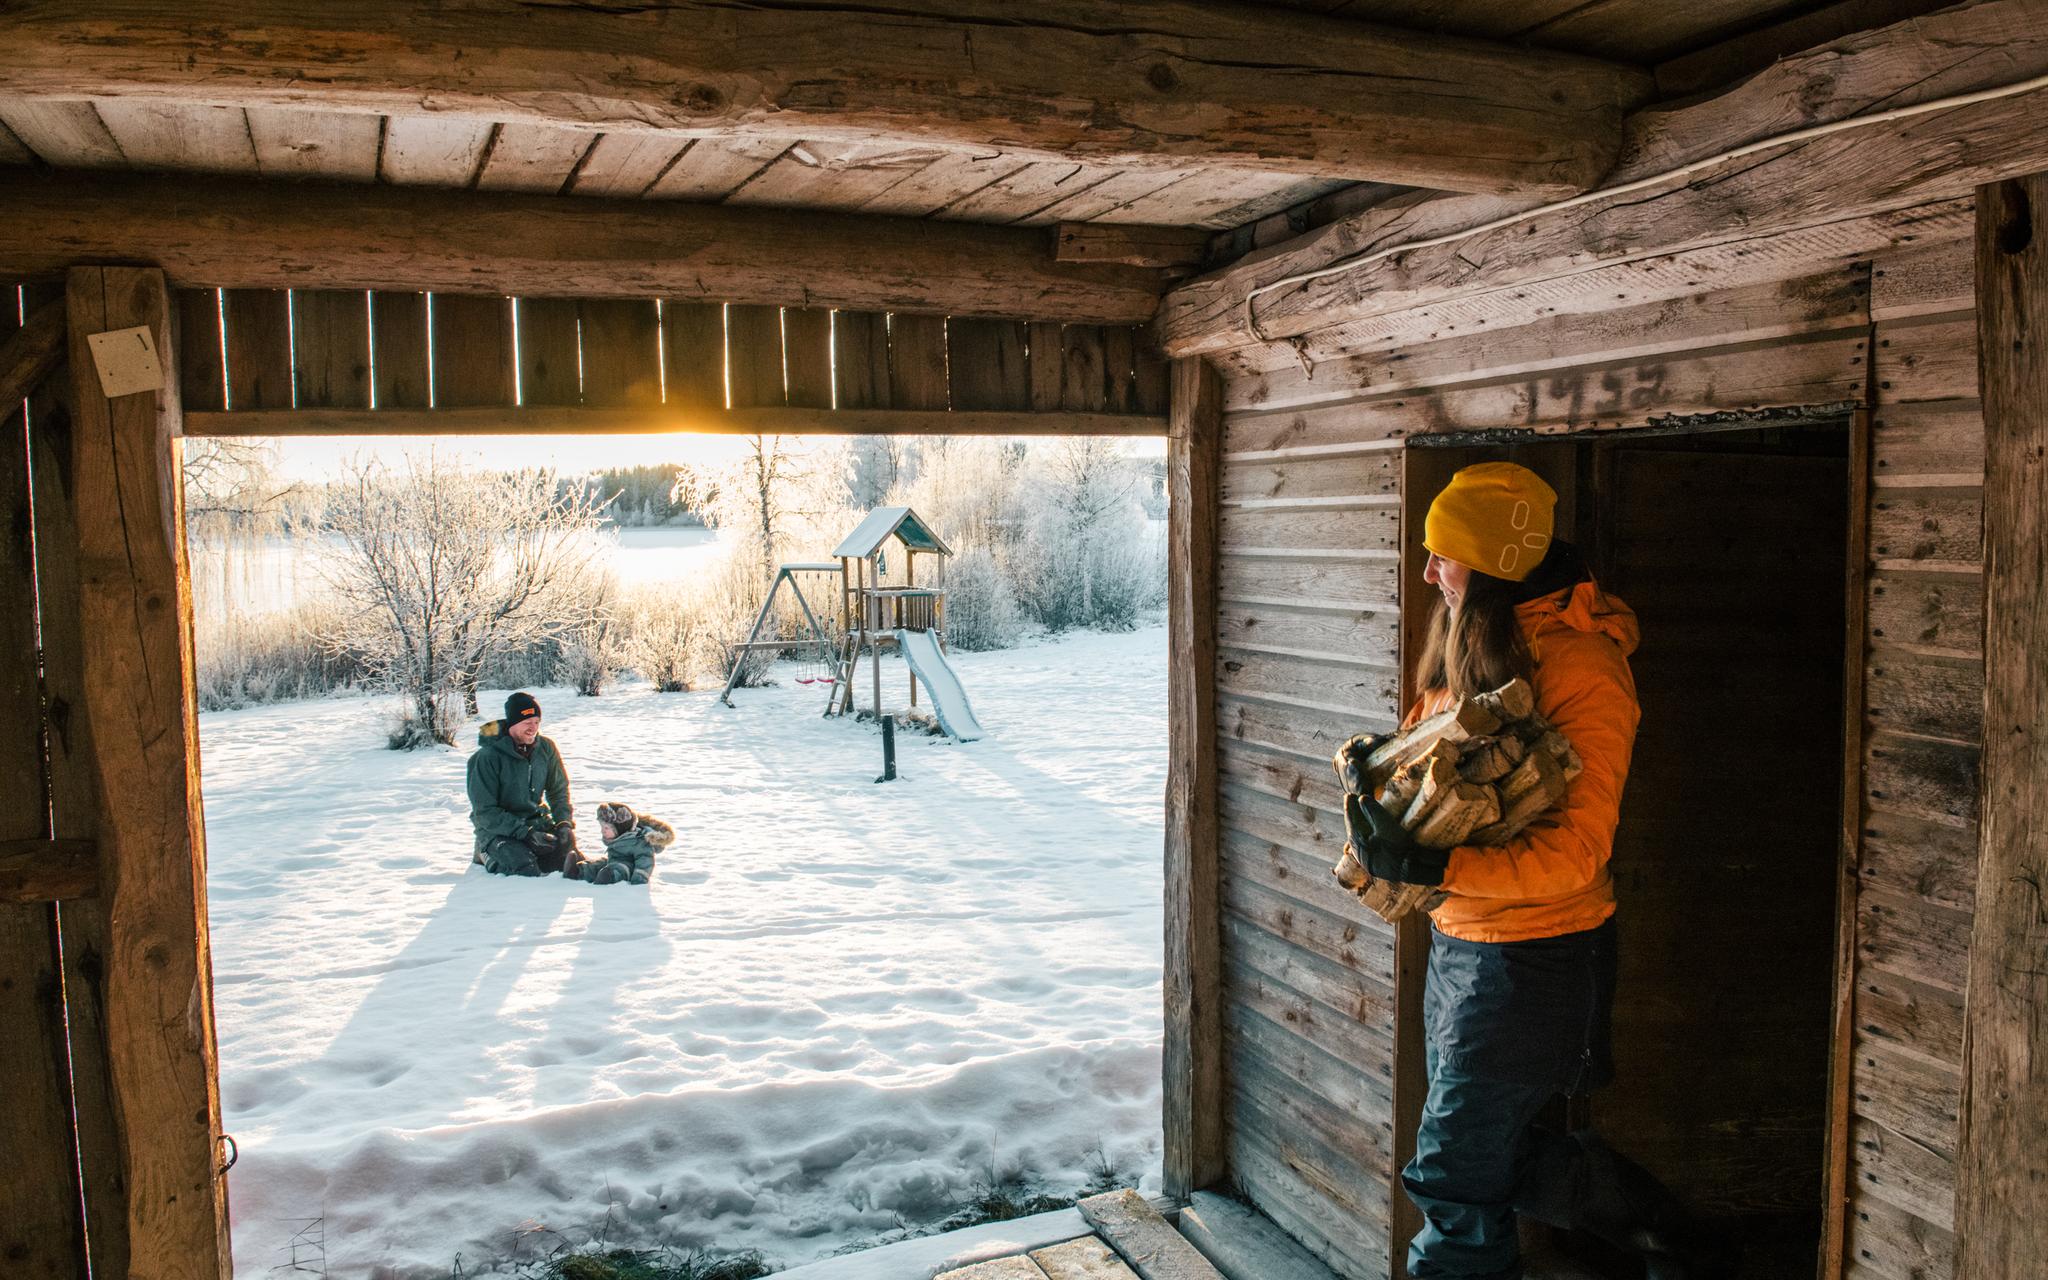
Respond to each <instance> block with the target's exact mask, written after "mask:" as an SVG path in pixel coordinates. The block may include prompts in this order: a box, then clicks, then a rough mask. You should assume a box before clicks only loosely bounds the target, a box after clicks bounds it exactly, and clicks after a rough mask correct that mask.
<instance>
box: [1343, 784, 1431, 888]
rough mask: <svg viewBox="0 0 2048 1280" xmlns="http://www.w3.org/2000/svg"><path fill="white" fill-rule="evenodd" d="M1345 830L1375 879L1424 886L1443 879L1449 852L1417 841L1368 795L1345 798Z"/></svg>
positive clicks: (1359, 856)
mask: <svg viewBox="0 0 2048 1280" xmlns="http://www.w3.org/2000/svg"><path fill="white" fill-rule="evenodd" d="M1344 833H1345V835H1346V836H1347V837H1349V839H1350V841H1351V850H1352V852H1353V853H1355V854H1357V855H1358V860H1359V861H1360V862H1363V863H1364V864H1365V869H1366V870H1367V871H1369V872H1371V873H1372V878H1373V879H1375V880H1398V881H1400V882H1401V883H1402V884H1424V885H1431V884H1442V883H1443V882H1444V868H1446V867H1448V866H1449V865H1450V862H1451V851H1450V850H1449V849H1430V848H1425V847H1424V846H1422V845H1420V844H1417V843H1416V842H1415V837H1414V836H1413V835H1412V834H1410V833H1409V832H1408V831H1407V829H1405V828H1404V827H1402V825H1401V820H1400V819H1399V818H1396V817H1395V816H1394V815H1393V814H1391V813H1389V812H1387V810H1386V808H1385V806H1383V805H1381V804H1380V802H1379V801H1377V800H1375V799H1373V798H1372V797H1371V796H1355V795H1348V796H1345V797H1344Z"/></svg>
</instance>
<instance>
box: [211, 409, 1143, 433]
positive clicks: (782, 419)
mask: <svg viewBox="0 0 2048 1280" xmlns="http://www.w3.org/2000/svg"><path fill="white" fill-rule="evenodd" d="M672 431H690V432H699V433H702V434H706V435H757V434H759V433H761V432H770V433H775V432H784V433H789V434H795V435H855V436H869V435H932V436H1053V435H1073V436H1163V435H1165V434H1166V432H1167V420H1166V419H1165V418H1163V417H1157V416H1154V415H1151V414H1143V413H1068V412H1065V411H1062V410H1055V411H1053V412H1050V413H1029V412H1022V411H1011V410H958V411H952V410H946V409H805V408H799V407H796V406H794V405H776V406H774V407H771V408H755V409H712V408H695V407H692V406H690V405H678V404H669V405H662V406H657V407H650V408H646V409H631V408H626V409H621V408H608V407H604V406H600V405H526V406H523V407H521V408H517V409H514V408H509V407H507V408H483V409H274V410H273V409H265V410H252V411H250V412H248V413H192V414H187V415H186V416H185V434H186V435H188V436H331V435H340V436H431V435H444V436H463V435H487V436H495V435H507V434H511V435H633V434H645V433H650V432H672Z"/></svg>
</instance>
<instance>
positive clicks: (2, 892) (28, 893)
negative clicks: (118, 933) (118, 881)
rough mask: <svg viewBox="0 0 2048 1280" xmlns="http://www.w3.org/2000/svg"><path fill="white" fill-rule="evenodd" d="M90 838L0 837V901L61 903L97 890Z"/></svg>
mask: <svg viewBox="0 0 2048 1280" xmlns="http://www.w3.org/2000/svg"><path fill="white" fill-rule="evenodd" d="M99 887H100V867H99V850H98V849H97V848H96V847H95V846H94V844H93V842H92V841H90V840H0V902H61V901H64V900H65V899H68V898H90V897H92V896H93V895H94V894H96V893H98V892H99Z"/></svg>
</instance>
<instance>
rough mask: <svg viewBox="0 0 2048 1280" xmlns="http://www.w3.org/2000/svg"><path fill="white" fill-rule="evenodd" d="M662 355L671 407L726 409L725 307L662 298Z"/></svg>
mask: <svg viewBox="0 0 2048 1280" xmlns="http://www.w3.org/2000/svg"><path fill="white" fill-rule="evenodd" d="M661 359H662V370H663V377H664V378H665V379H666V381H667V386H668V399H667V402H666V403H667V404H668V405H669V406H670V407H671V408H675V409H685V410H702V409H719V410H722V409H724V408H725V403H726V401H725V307H724V306H723V305H721V304H719V303H716V302H692V301H689V300H686V299H678V298H666V299H663V300H662V304H661Z"/></svg>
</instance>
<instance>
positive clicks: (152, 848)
mask: <svg viewBox="0 0 2048 1280" xmlns="http://www.w3.org/2000/svg"><path fill="white" fill-rule="evenodd" d="M66 306H67V309H68V311H69V314H70V323H71V334H72V337H71V367H72V370H73V405H74V409H73V411H74V413H75V415H76V417H75V421H74V430H73V436H72V468H71V469H72V472H73V474H74V476H75V478H76V485H77V491H76V492H77V507H78V510H80V511H82V512H93V513H98V514H97V515H96V516H95V517H94V518H91V519H86V520H81V521H80V522H79V525H78V549H79V556H78V559H79V568H80V584H79V618H80V633H81V641H82V642H81V659H82V665H83V670H84V672H85V680H84V692H85V702H84V709H85V713H86V715H87V717H88V719H89V720H90V722H91V732H92V751H93V756H94V764H95V773H96V775H97V778H98V781H99V795H100V803H99V811H98V819H99V831H98V840H99V847H100V851H101V886H102V888H101V891H102V894H103V895H104V896H105V898H106V900H107V907H108V911H109V915H110V917H111V918H112V919H115V920H118V921H120V922H121V927H120V928H118V929H115V930H113V931H112V932H111V933H110V935H109V938H108V952H107V956H106V964H107V971H108V978H107V985H106V999H107V1006H106V1019H107V1022H106V1027H107V1040H108V1047H109V1052H110V1057H111V1060H112V1068H113V1076H112V1082H113V1089H114V1096H115V1098H116V1099H117V1110H118V1114H119V1115H120V1117H121V1124H122V1132H121V1135H120V1137H121V1141H122V1150H121V1159H122V1165H123V1171H124V1175H125V1176H124V1181H125V1185H126V1189H127V1195H128V1241H129V1249H130V1254H131V1256H132V1257H135V1258H138V1259H148V1260H149V1264H148V1265H150V1266H151V1267H153V1268H155V1269H156V1270H155V1274H157V1275H161V1276H166V1277H173V1276H176V1277H183V1276H193V1277H197V1276H213V1277H222V1276H225V1275H227V1274H228V1268H229V1253H228V1246H227V1196H226V1189H225V1187H224V1185H223V1183H222V1180H221V1178H220V1177H219V1173H218V1160H219V1154H218V1148H217V1144H216V1136H217V1135H218V1134H219V1133H220V1124H221V1121H220V1095H219V1088H218V1080H217V1066H216V1062H217V1059H216V1054H215V1049H214V1035H213V999H212V976H211V973H210V965H209V959H208V952H207V925H206V897H205V894H206V881H205V866H206V836H205V828H204V825H203V822H202V819H201V816H200V803H199V772H198V768H199V750H198V729H197V724H196V721H195V720H194V718H193V692H192V648H191V632H190V629H189V625H190V624H189V621H188V620H189V618H190V616H191V612H190V610H191V603H190V594H189V593H190V585H189V576H188V573H187V569H186V565H185V538H184V528H183V523H184V522H183V513H182V503H181V501H180V495H179V487H178V484H177V482H176V475H177V471H176V468H177V446H176V445H175V444H174V443H173V437H174V436H175V435H176V434H177V428H178V422H179V412H180V410H179V402H178V393H177V388H176V386H175V385H171V384H168V383H167V385H166V386H165V388H164V390H163V391H161V392H159V393H158V394H157V395H154V396H124V397H122V398H120V399H118V400H113V401H109V400H108V399H106V397H104V396H103V395H101V394H100V390H99V386H98V382H97V379H95V378H93V377H91V376H90V375H89V373H87V372H86V371H87V370H89V369H90V368H91V358H90V356H89V354H88V352H87V348H86V343H85V336H86V335H87V334H89V333H97V332H101V331H104V330H106V329H110V328H123V327H126V326H129V325H133V324H147V325H149V326H150V328H151V329H152V330H154V331H155V333H156V334H157V342H158V348H159V350H168V349H171V348H170V345H169V344H170V332H169V330H170V312H169V297H168V293H167V291H166V288H165V284H164V278H163V275H162V273H161V272H158V271H155V270H151V269H145V268H121V267H80V268H74V269H73V270H72V271H71V273H70V275H69V279H68V282H67V289H66ZM109 513H119V518H118V519H116V518H111V516H110V514H109Z"/></svg>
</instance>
